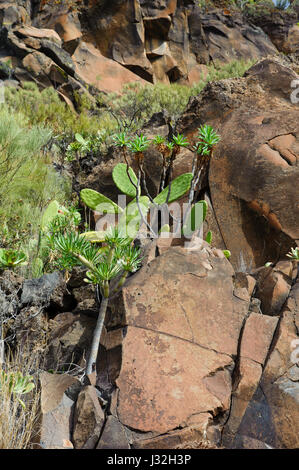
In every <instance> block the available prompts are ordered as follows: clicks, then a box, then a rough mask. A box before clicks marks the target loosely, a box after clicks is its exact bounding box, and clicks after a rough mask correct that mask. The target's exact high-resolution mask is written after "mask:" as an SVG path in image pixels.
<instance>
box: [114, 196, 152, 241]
mask: <svg viewBox="0 0 299 470" xmlns="http://www.w3.org/2000/svg"><path fill="white" fill-rule="evenodd" d="M139 207H140V209H141V212H142V214H143V216H144V217H146V214H147V212H148V210H149V207H150V200H149V198H148V197H147V196H140V198H139ZM140 223H141V216H140V212H139V209H138V206H137V202H136V199H134V200H133V201H131V202H130V203H129V204H128V205H127V207H126V208H125V210H124V212H123V214H122V216H121V218H120V221H119V226H120V227H123V228H124V229H125V231H126V234H127V235H128V237H130V238H132V239H134V238H135V237H136V235H137V233H138V230H139V228H140Z"/></svg>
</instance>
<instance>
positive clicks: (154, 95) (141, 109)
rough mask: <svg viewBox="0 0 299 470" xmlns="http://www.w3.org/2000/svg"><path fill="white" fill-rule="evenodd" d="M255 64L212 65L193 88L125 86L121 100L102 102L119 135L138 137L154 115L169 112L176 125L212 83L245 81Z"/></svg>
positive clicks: (104, 98) (111, 97)
mask: <svg viewBox="0 0 299 470" xmlns="http://www.w3.org/2000/svg"><path fill="white" fill-rule="evenodd" d="M254 62H255V61H254V60H248V61H245V60H243V59H241V60H234V61H232V62H230V63H229V64H224V65H219V64H216V65H215V66H214V65H213V66H212V65H211V66H210V67H209V72H208V75H207V77H206V78H205V79H203V80H201V81H200V82H199V83H197V84H195V85H193V86H191V87H190V86H187V85H180V84H176V83H173V84H171V85H167V84H164V83H156V84H155V85H150V84H149V85H141V84H140V83H128V84H127V85H125V86H124V88H123V94H122V95H121V96H119V95H117V94H116V93H111V94H109V95H108V96H102V95H100V97H99V99H101V100H102V101H101V103H102V104H103V103H104V104H105V106H106V107H107V109H108V111H109V112H110V114H111V117H112V118H114V120H115V124H116V125H117V128H118V131H120V132H121V131H126V132H130V133H135V132H137V131H138V130H139V129H140V127H142V126H143V125H144V124H145V123H146V122H147V121H148V120H149V119H150V118H151V116H152V115H153V114H154V113H157V112H160V111H162V110H165V111H166V113H167V115H168V116H169V117H170V119H171V120H172V121H174V122H175V121H176V120H177V119H178V118H179V116H180V115H181V114H182V113H183V111H184V110H185V108H186V106H187V104H188V101H189V98H190V97H191V96H195V95H198V94H199V93H200V92H201V91H202V90H203V88H204V87H205V86H206V84H207V83H208V82H210V81H215V80H222V79H224V78H233V77H241V76H242V75H243V74H244V73H245V72H246V70H248V68H249V67H251V66H252V65H253V64H254Z"/></svg>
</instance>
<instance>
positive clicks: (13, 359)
mask: <svg viewBox="0 0 299 470" xmlns="http://www.w3.org/2000/svg"><path fill="white" fill-rule="evenodd" d="M2 359H3V362H2V363H1V361H0V449H31V448H33V447H34V445H35V444H37V443H38V438H37V436H38V433H39V425H40V423H39V418H40V391H39V384H38V370H39V367H38V364H37V363H36V359H35V358H34V357H32V355H31V356H30V355H29V356H28V357H27V358H26V360H24V356H23V355H22V354H21V353H20V352H15V353H14V354H12V353H11V354H9V353H8V354H7V355H6V356H5V357H4V358H2Z"/></svg>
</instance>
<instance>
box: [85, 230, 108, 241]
mask: <svg viewBox="0 0 299 470" xmlns="http://www.w3.org/2000/svg"><path fill="white" fill-rule="evenodd" d="M80 236H81V237H83V238H85V239H86V240H88V241H89V242H91V243H102V242H104V241H105V236H106V233H105V232H103V231H98V232H84V233H81V235H80Z"/></svg>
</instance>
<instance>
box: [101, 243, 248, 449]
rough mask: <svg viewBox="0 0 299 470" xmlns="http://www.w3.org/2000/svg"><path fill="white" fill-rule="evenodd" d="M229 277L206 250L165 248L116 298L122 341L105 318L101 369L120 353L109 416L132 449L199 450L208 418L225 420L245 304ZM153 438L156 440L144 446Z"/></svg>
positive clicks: (222, 259) (245, 297)
mask: <svg viewBox="0 0 299 470" xmlns="http://www.w3.org/2000/svg"><path fill="white" fill-rule="evenodd" d="M217 254H218V253H217ZM233 274H234V271H233V269H232V267H231V265H230V263H229V262H228V261H227V260H226V259H225V257H220V258H219V257H218V256H216V254H215V255H214V254H213V253H212V250H210V249H208V248H207V249H205V250H203V251H188V250H187V249H185V248H180V247H172V248H169V249H168V250H167V251H166V252H165V253H164V254H162V255H161V256H159V257H158V258H156V259H154V260H153V261H152V262H151V263H150V264H149V265H145V266H144V267H143V268H142V269H141V271H140V272H139V273H138V274H137V275H135V276H134V277H132V278H131V281H129V282H128V284H127V286H126V287H125V288H124V289H123V294H122V301H121V302H120V301H119V300H117V301H116V302H117V303H116V304H115V307H114V308H115V309H117V311H118V315H119V321H118V325H119V327H121V328H120V331H119V332H120V338H121V337H123V339H122V344H121V347H120V346H119V339H118V341H115V339H116V338H115V332H116V331H117V329H115V328H116V325H115V320H112V322H110V320H109V319H110V317H109V315H108V319H107V328H108V330H109V328H111V327H113V330H112V331H111V333H112V332H113V333H114V334H113V338H114V340H113V338H112V337H110V339H109V341H108V340H107V338H106V340H105V342H104V343H103V339H102V343H103V344H104V345H106V350H107V362H108V367H109V364H110V366H111V363H112V362H111V361H112V360H114V364H117V361H116V358H115V357H114V358H113V352H114V354H116V353H118V354H121V361H118V367H119V370H118V371H116V370H114V371H113V372H114V376H115V377H116V386H117V389H118V398H117V400H115V404H114V406H113V407H112V410H111V412H112V415H113V416H114V418H117V419H119V422H120V423H121V426H123V427H124V428H125V430H126V434H127V435H128V436H130V439H129V440H131V445H132V446H133V447H135V446H136V447H151V446H158V445H162V446H166V447H167V445H170V444H169V443H170V442H176V445H178V446H179V445H182V444H184V445H188V443H191V441H192V442H193V443H194V441H196V442H197V445H198V446H200V442H201V440H204V438H205V437H206V434H207V429H208V427H209V425H212V424H213V418H215V420H217V419H218V420H220V421H221V420H222V419H225V418H224V417H225V416H227V415H228V413H229V409H230V396H231V381H232V378H231V377H232V371H233V369H234V357H236V355H237V354H238V342H239V336H240V331H241V330H242V327H243V324H244V321H245V319H246V316H247V313H248V307H249V300H250V296H249V294H248V291H247V290H246V289H245V290H244V292H242V295H239V293H238V291H235V290H234V283H233ZM122 305H123V306H122ZM121 306H122V307H121ZM112 310H113V306H112ZM112 313H113V312H112ZM121 314H122V315H121ZM220 324H221V328H219V325H220ZM109 325H111V326H109ZM125 325H126V327H125V329H123V326H125ZM107 341H108V343H107ZM108 348H109V349H108ZM99 367H100V369H101V367H102V366H101V365H99ZM99 375H100V376H101V377H103V373H101V372H99ZM108 375H109V374H108ZM111 375H112V374H110V377H111ZM98 385H99V386H100V385H101V384H100V383H99V384H98ZM203 418H205V419H203ZM119 426H120V425H119ZM177 428H183V429H184V431H183V433H182V435H180V437H175V436H173V432H174V431H175V430H176V429H177ZM104 433H105V431H104ZM103 435H104V434H103ZM153 437H155V438H158V437H159V439H158V441H154V442H151V441H150V442H148V439H151V438H153ZM143 441H144V442H143ZM157 442H158V443H157ZM167 442H168V444H167ZM100 444H101V441H100ZM100 444H99V445H100Z"/></svg>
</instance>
